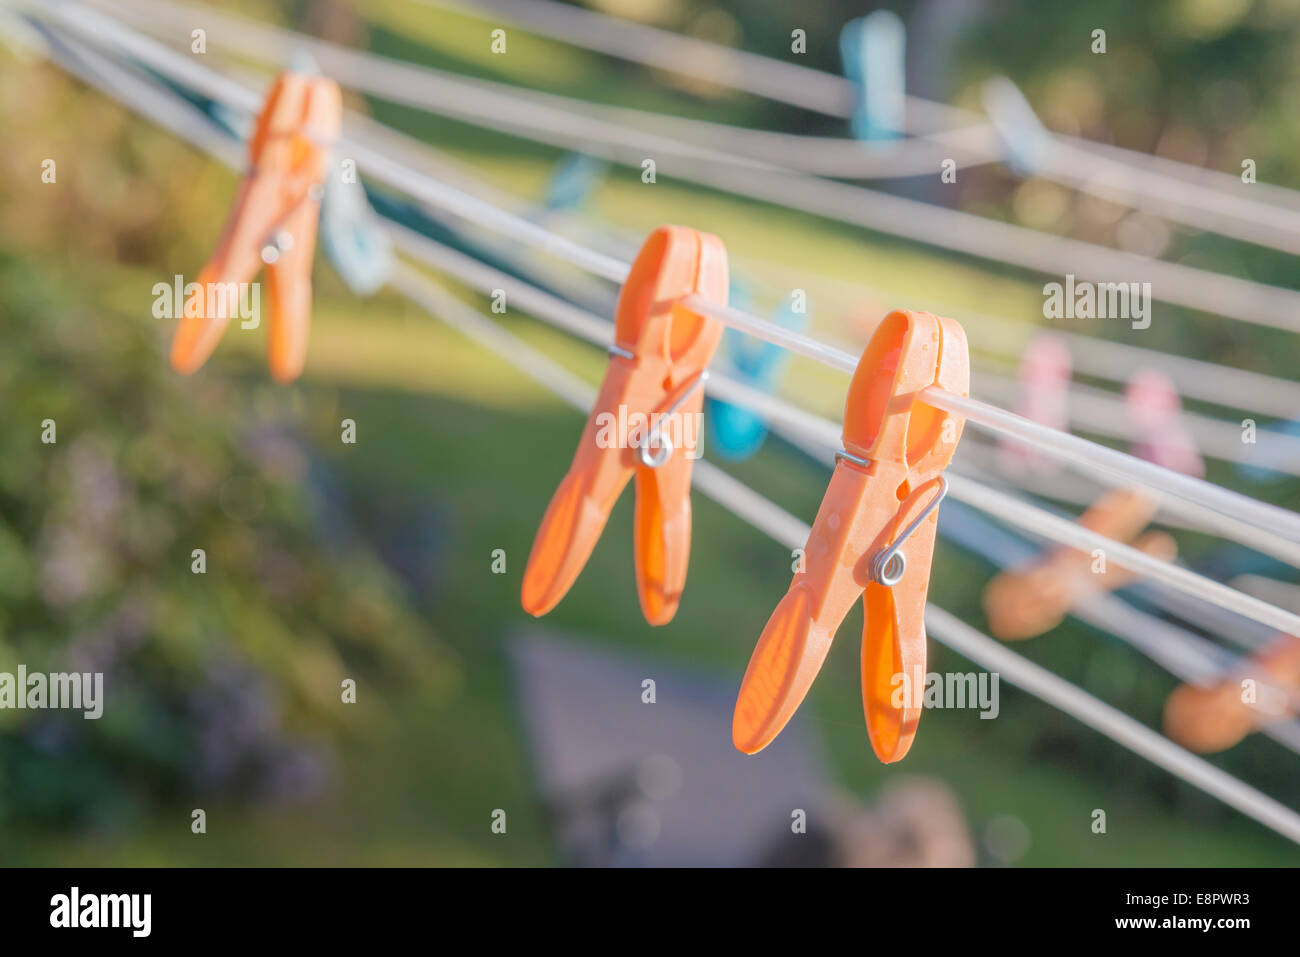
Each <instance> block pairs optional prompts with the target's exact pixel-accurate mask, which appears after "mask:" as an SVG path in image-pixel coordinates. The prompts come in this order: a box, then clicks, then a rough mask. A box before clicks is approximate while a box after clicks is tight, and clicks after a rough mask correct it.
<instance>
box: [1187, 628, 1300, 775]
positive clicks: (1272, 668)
mask: <svg viewBox="0 0 1300 957" xmlns="http://www.w3.org/2000/svg"><path fill="white" fill-rule="evenodd" d="M1248 681H1249V682H1251V683H1250V684H1247V683H1246V682H1248ZM1297 710H1300V638H1295V637H1293V636H1291V635H1279V636H1278V638H1277V639H1276V640H1275V641H1274V642H1272V643H1271V644H1270V645H1269V646H1268V647H1267V648H1265V649H1264V650H1263V651H1261V652H1260V653H1259V654H1257V655H1254V656H1252V657H1251V658H1250V660H1249V662H1248V663H1246V664H1245V666H1244V667H1242V668H1240V669H1237V670H1236V671H1234V672H1233V673H1232V674H1231V675H1230V676H1228V677H1225V678H1224V679H1223V680H1222V681H1219V682H1216V683H1214V684H1211V685H1208V686H1199V685H1192V684H1185V685H1181V686H1179V687H1178V688H1176V689H1175V690H1174V692H1173V693H1172V694H1170V696H1169V699H1168V700H1167V701H1166V702H1165V720H1164V725H1165V733H1166V734H1167V735H1169V737H1170V738H1172V739H1173V740H1175V741H1177V742H1178V743H1179V744H1181V745H1183V746H1184V747H1186V748H1190V749H1191V750H1193V751H1198V752H1201V753H1206V752H1210V751H1224V750H1226V749H1228V748H1230V747H1232V746H1233V745H1235V744H1237V743H1238V742H1240V741H1241V739H1242V738H1244V737H1246V735H1248V734H1250V733H1251V732H1252V731H1257V730H1259V729H1260V728H1262V727H1263V726H1264V725H1266V724H1268V723H1270V722H1272V721H1278V720H1280V719H1282V718H1285V717H1287V716H1288V715H1292V714H1295V713H1296V712H1297Z"/></svg>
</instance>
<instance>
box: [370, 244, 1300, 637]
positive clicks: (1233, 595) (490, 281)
mask: <svg viewBox="0 0 1300 957" xmlns="http://www.w3.org/2000/svg"><path fill="white" fill-rule="evenodd" d="M390 232H391V233H392V235H393V238H394V240H395V242H396V243H397V245H398V246H399V248H401V249H403V250H404V251H405V252H406V253H407V254H408V255H412V256H415V257H416V258H419V259H420V260H421V261H423V262H425V263H426V264H429V265H432V266H434V267H435V268H438V269H440V270H442V271H444V272H447V273H448V274H450V275H452V276H454V277H456V278H458V279H460V280H461V281H464V282H467V283H468V284H469V285H470V286H471V287H472V288H475V289H476V290H477V291H479V292H482V293H485V294H487V293H491V291H492V290H494V289H503V290H505V291H506V293H507V301H510V302H513V303H514V304H515V305H516V306H518V307H520V308H522V309H524V310H525V311H527V312H531V313H532V314H533V315H535V316H537V317H538V318H540V319H542V320H543V321H546V322H548V323H551V324H554V325H556V326H557V327H560V328H563V329H565V330H566V331H568V332H570V333H572V334H574V335H577V336H579V337H580V338H582V339H585V340H586V341H588V342H590V343H592V344H593V345H597V346H600V347H602V348H604V347H607V346H608V345H609V344H610V342H611V333H612V329H613V327H612V324H611V323H609V322H607V321H605V320H602V319H600V318H599V317H598V316H594V315H591V314H590V313H586V312H585V311H584V310H581V309H578V308H576V307H574V306H572V305H571V304H569V303H566V302H564V301H563V300H560V299H558V298H557V297H555V296H552V295H550V294H549V293H546V292H544V291H542V290H539V289H537V288H536V287H533V286H531V285H530V284H528V283H526V282H524V281H523V280H519V279H515V278H514V277H512V276H509V275H508V274H506V273H504V272H501V271H500V270H497V269H495V268H494V267H492V266H489V265H486V264H484V263H481V262H478V261H477V260H474V259H473V258H472V257H470V256H467V255H465V254H463V253H460V252H457V251H456V250H453V249H449V248H447V247H446V246H444V245H442V244H441V243H438V242H436V241H435V240H431V239H429V238H428V237H426V236H423V235H421V234H419V233H417V232H415V231H413V230H411V229H408V228H406V227H403V226H392V227H390ZM705 390H706V391H707V392H709V393H710V394H711V395H715V396H717V397H718V398H720V399H723V400H724V401H728V402H735V403H737V404H741V405H745V406H747V407H749V408H751V409H754V410H755V411H757V412H758V413H759V414H761V415H764V416H766V417H768V418H769V419H771V420H772V421H773V423H774V424H775V425H777V426H778V427H779V426H782V425H784V426H785V427H787V428H792V429H794V430H796V431H798V432H800V433H801V434H803V435H804V436H807V437H808V438H810V439H811V440H812V441H813V442H815V443H817V444H818V445H820V446H822V448H823V449H824V450H825V451H826V452H827V454H828V457H829V453H831V452H834V451H835V450H837V449H838V448H839V447H840V434H839V433H840V430H839V427H838V426H837V425H836V424H835V423H833V422H831V421H829V420H826V419H822V418H820V417H818V416H816V415H813V414H812V413H810V412H807V411H805V410H803V409H797V408H795V407H793V406H791V405H789V404H788V403H786V402H784V401H782V400H780V399H778V398H776V397H774V396H770V395H766V394H764V393H762V392H760V391H758V390H756V389H752V388H749V387H748V386H746V385H744V384H743V383H739V382H735V381H733V380H730V379H728V378H727V377H726V376H723V375H718V374H714V375H712V376H710V378H709V381H708V382H707V383H706V384H705ZM949 493H950V494H951V495H952V496H953V497H954V498H957V499H960V500H962V501H965V502H966V503H967V504H970V505H972V506H974V507H976V508H979V509H980V510H981V511H984V512H987V513H988V514H990V515H993V516H995V517H998V518H1000V519H1002V520H1003V521H1006V522H1009V523H1011V524H1014V525H1017V526H1019V527H1021V528H1024V529H1027V530H1029V531H1031V532H1033V533H1034V534H1037V535H1040V536H1043V537H1046V538H1049V539H1051V540H1052V541H1055V542H1059V543H1061V544H1064V545H1068V546H1070V547H1072V548H1079V549H1083V550H1085V551H1092V550H1094V549H1101V550H1102V551H1104V552H1105V554H1106V558H1107V560H1108V561H1112V562H1114V563H1115V564H1116V565H1119V566H1121V567H1123V568H1127V569H1129V570H1131V571H1134V572H1136V573H1138V574H1140V575H1143V576H1145V577H1148V578H1151V579H1152V580H1154V581H1157V582H1160V583H1162V584H1163V585H1165V586H1167V587H1169V588H1172V589H1175V590H1178V591H1181V592H1184V593H1186V594H1188V595H1191V596H1193V597H1196V598H1198V599H1199V600H1201V601H1205V602H1209V603H1211V604H1213V605H1217V606H1218V607H1220V608H1225V609H1227V610H1230V611H1232V612H1235V613H1236V614H1239V615H1243V616H1244V617H1247V618H1251V619H1253V620H1255V621H1259V622H1261V623H1263V624H1266V625H1268V626H1270V627H1273V628H1277V629H1278V630H1281V631H1286V632H1290V633H1300V615H1296V614H1294V613H1292V612H1289V611H1286V610H1284V609H1281V608H1277V607H1275V606H1273V605H1270V604H1268V603H1267V602H1264V601H1261V600H1260V599H1258V598H1255V597H1253V596H1250V595H1246V594H1244V593H1242V592H1239V591H1236V590H1234V589H1232V588H1229V587H1228V586H1227V585H1224V584H1222V583H1220V582H1216V581H1214V580H1213V579H1210V578H1207V577H1205V576H1203V575H1199V574H1197V573H1196V572H1193V571H1191V570H1189V569H1187V568H1184V567H1182V566H1180V565H1176V564H1173V563H1171V562H1167V561H1164V560H1163V559H1159V558H1155V557H1153V556H1150V555H1147V554H1146V553H1145V552H1142V551H1139V550H1138V549H1136V548H1133V547H1132V546H1130V545H1127V544H1125V543H1122V542H1118V541H1115V540H1113V539H1110V538H1107V537H1106V536H1104V535H1100V534H1098V533H1096V532H1093V531H1090V530H1088V529H1086V528H1084V527H1082V526H1080V525H1078V524H1076V523H1074V522H1071V521H1068V520H1066V519H1063V518H1059V517H1058V516H1056V515H1053V514H1052V513H1050V512H1047V511H1044V510H1042V509H1039V508H1037V507H1035V506H1033V505H1030V504H1028V503H1026V502H1023V501H1020V500H1018V499H1016V498H1014V497H1012V496H1009V495H1005V494H1003V493H1001V492H998V491H996V490H994V489H991V488H988V487H986V486H984V485H982V484H980V483H978V482H975V481H974V480H972V479H970V478H967V477H965V476H963V475H960V474H951V475H950V478H949Z"/></svg>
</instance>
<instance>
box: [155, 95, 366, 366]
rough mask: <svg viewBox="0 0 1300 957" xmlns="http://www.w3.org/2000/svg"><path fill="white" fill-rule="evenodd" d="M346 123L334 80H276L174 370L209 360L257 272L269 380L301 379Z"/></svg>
mask: <svg viewBox="0 0 1300 957" xmlns="http://www.w3.org/2000/svg"><path fill="white" fill-rule="evenodd" d="M342 116H343V106H342V98H341V95H340V93H339V88H338V85H337V84H336V83H334V82H333V81H332V80H329V79H326V78H324V77H319V76H304V75H301V74H297V73H281V74H280V75H279V76H278V77H277V78H276V80H275V84H274V85H273V86H272V88H271V92H270V95H269V96H268V97H267V101H266V106H265V107H264V108H263V110H262V113H261V115H260V116H259V117H258V121H257V125H256V127H255V129H254V131H253V135H252V136H251V137H250V139H249V160H250V169H249V172H248V174H247V175H246V176H245V178H244V182H243V183H242V184H241V186H240V190H239V194H238V196H237V198H236V200H235V205H234V209H233V211H232V213H231V216H230V219H229V221H228V222H227V223H226V226H225V230H224V232H223V234H222V237H221V240H220V242H219V243H218V246H217V251H216V253H215V254H214V255H213V257H212V258H211V259H210V260H209V261H208V263H207V265H205V266H204V267H203V269H202V270H201V271H200V273H199V277H198V280H197V284H196V285H197V288H196V289H195V290H194V292H193V293H192V294H191V296H190V298H189V299H188V300H187V301H186V304H185V310H184V314H183V316H182V318H181V322H180V325H179V326H178V327H177V329H176V336H175V338H174V339H173V340H172V352H171V362H172V366H173V367H174V368H175V369H176V370H177V371H178V372H181V373H185V374H189V373H192V372H194V371H196V370H197V369H198V368H199V367H200V366H202V365H203V363H204V362H206V361H207V359H208V356H210V355H211V354H212V352H213V350H214V349H215V348H216V346H217V342H218V341H219V340H220V338H221V334H222V333H223V332H224V331H225V328H226V326H227V324H228V323H229V322H230V318H231V316H232V315H233V314H234V309H235V306H236V303H237V297H238V296H239V286H240V285H241V284H244V283H248V282H251V281H252V279H253V277H254V276H256V275H257V273H258V272H259V271H260V270H261V269H262V267H263V266H266V269H267V285H268V288H269V291H270V294H271V308H270V316H269V319H268V342H267V349H268V358H269V362H270V367H271V374H272V376H273V377H274V378H275V379H276V380H277V381H279V382H289V381H292V380H293V379H295V378H297V377H298V375H299V374H300V373H301V372H302V367H303V362H304V360H305V358H306V352H307V330H308V326H309V323H310V320H311V265H312V258H313V254H314V252H315V248H316V230H317V224H318V220H319V203H320V200H321V196H322V195H323V185H322V184H323V183H324V180H325V177H326V175H327V171H328V164H329V155H328V154H329V148H330V144H331V143H333V141H334V140H336V139H337V138H338V135H339V131H340V128H341V124H342Z"/></svg>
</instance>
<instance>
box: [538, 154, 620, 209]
mask: <svg viewBox="0 0 1300 957" xmlns="http://www.w3.org/2000/svg"><path fill="white" fill-rule="evenodd" d="M608 170H609V164H608V163H606V162H605V161H604V160H602V159H597V158H596V157H594V156H588V155H587V154H586V153H569V154H568V155H567V156H565V157H564V158H563V159H561V160H560V162H559V163H557V164H556V166H555V172H553V173H552V174H551V181H550V183H549V184H548V185H547V187H546V198H545V199H544V200H543V204H544V205H545V207H546V208H547V209H548V210H561V209H575V210H576V209H582V208H583V207H584V206H586V205H587V201H588V200H589V199H590V198H591V194H592V192H593V191H594V190H595V188H596V186H597V185H599V183H600V181H601V180H602V179H604V178H605V174H606V172H608Z"/></svg>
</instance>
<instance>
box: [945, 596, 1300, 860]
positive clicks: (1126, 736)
mask: <svg viewBox="0 0 1300 957" xmlns="http://www.w3.org/2000/svg"><path fill="white" fill-rule="evenodd" d="M925 622H926V627H927V628H928V629H929V631H930V634H932V635H933V636H934V637H935V638H937V639H938V640H939V641H942V642H943V643H944V644H945V645H947V646H948V647H949V648H951V649H953V650H954V651H956V652H958V653H959V654H962V655H964V656H966V657H967V658H969V659H970V660H971V661H974V662H975V663H977V664H979V665H982V666H984V667H985V668H988V669H989V670H990V671H997V672H999V673H1001V674H1004V675H1006V677H1007V680H1008V681H1010V682H1011V683H1012V684H1014V685H1016V686H1017V687H1019V688H1021V689H1023V690H1025V691H1028V692H1029V693H1030V694H1032V695H1034V696H1035V697H1038V698H1041V699H1042V700H1044V701H1047V702H1048V703H1050V704H1052V705H1053V706H1055V707H1057V708H1059V709H1060V710H1062V711H1064V712H1065V713H1066V714H1069V715H1071V716H1073V717H1074V718H1077V719H1078V720H1079V721H1082V722H1083V723H1084V724H1087V725H1088V726H1089V727H1091V728H1094V729H1095V730H1097V731H1100V732H1101V733H1102V734H1104V735H1106V736H1107V737H1109V738H1111V739H1112V740H1115V741H1119V742H1121V743H1123V745H1124V746H1125V747H1127V748H1128V749H1129V750H1131V751H1133V752H1134V753H1135V754H1138V755H1141V756H1142V757H1144V758H1146V759H1147V760H1148V761H1150V762H1151V763H1152V764H1156V765H1158V766H1160V767H1162V768H1164V769H1165V770H1166V771H1168V772H1170V773H1171V774H1174V775H1176V776H1177V777H1180V778H1182V779H1183V780H1184V781H1187V782H1188V783H1190V784H1194V785H1195V786H1196V787H1199V788H1200V789H1201V790H1203V791H1205V792H1206V793H1207V794H1212V795H1214V796H1215V797H1217V798H1219V800H1221V801H1223V802H1224V803H1225V804H1228V805H1230V806H1232V807H1235V808H1237V810H1239V811H1241V812H1242V813H1243V814H1247V815H1249V816H1250V817H1253V818H1254V819H1255V820H1257V821H1259V822H1260V823H1263V824H1266V825H1267V826H1268V827H1270V828H1272V829H1273V830H1275V831H1277V832H1278V833H1279V834H1284V835H1286V836H1287V837H1288V838H1290V839H1291V840H1293V841H1296V842H1297V843H1300V829H1298V827H1300V815H1297V814H1296V813H1295V812H1294V811H1293V810H1291V809H1290V808H1288V807H1286V806H1285V805H1283V804H1281V803H1279V802H1277V801H1275V800H1273V799H1272V798H1270V797H1268V796H1267V795H1264V794H1261V793H1259V792H1258V791H1255V790H1254V789H1253V788H1249V786H1248V785H1246V786H1243V785H1242V782H1240V781H1238V780H1237V779H1236V778H1234V777H1233V776H1232V775H1230V774H1228V773H1227V772H1225V771H1221V770H1219V769H1218V768H1216V767H1215V766H1214V765H1212V764H1210V763H1209V762H1207V761H1205V760H1204V759H1203V758H1199V757H1197V756H1196V755H1194V754H1192V753H1191V752H1189V751H1185V750H1184V749H1183V748H1180V747H1178V745H1176V744H1174V743H1173V742H1172V741H1170V740H1169V739H1168V738H1166V737H1164V736H1162V735H1160V734H1157V733H1156V732H1155V731H1152V730H1151V729H1150V728H1148V727H1147V726H1146V725H1144V724H1141V723H1140V722H1138V721H1135V720H1134V719H1133V718H1131V717H1129V716H1128V715H1127V714H1125V713H1124V712H1122V711H1120V710H1118V709H1116V708H1114V707H1112V706H1110V705H1108V704H1106V703H1105V702H1104V701H1101V700H1100V699H1098V698H1096V697H1094V696H1092V695H1090V694H1088V693H1087V692H1086V691H1084V690H1083V689H1081V688H1078V687H1076V686H1075V685H1072V684H1070V683H1069V682H1068V681H1065V680H1064V679H1062V678H1059V677H1057V676H1056V675H1054V674H1052V673H1051V672H1050V671H1048V670H1047V669H1045V668H1042V667H1040V666H1039V665H1036V664H1034V663H1033V662H1031V661H1029V660H1027V659H1025V658H1022V657H1020V656H1019V655H1017V654H1016V653H1015V652H1013V651H1011V650H1010V649H1008V648H1006V647H1003V646H1002V645H1000V644H998V643H997V642H995V641H993V640H991V639H990V638H989V637H988V636H987V635H985V634H982V633H981V632H979V631H977V630H976V629H974V628H972V627H970V626H969V625H967V624H966V623H965V622H963V621H961V620H960V619H958V618H956V617H954V616H952V615H950V614H948V613H947V612H946V611H944V610H943V609H941V608H938V607H937V606H935V605H934V604H930V605H929V606H928V607H927V608H926V610H925ZM1013 662H1014V664H1015V665H1016V668H1015V670H1014V671H1012V670H1010V669H1008V668H1007V665H1009V664H1012V663H1013ZM1261 799H1262V800H1261Z"/></svg>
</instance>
